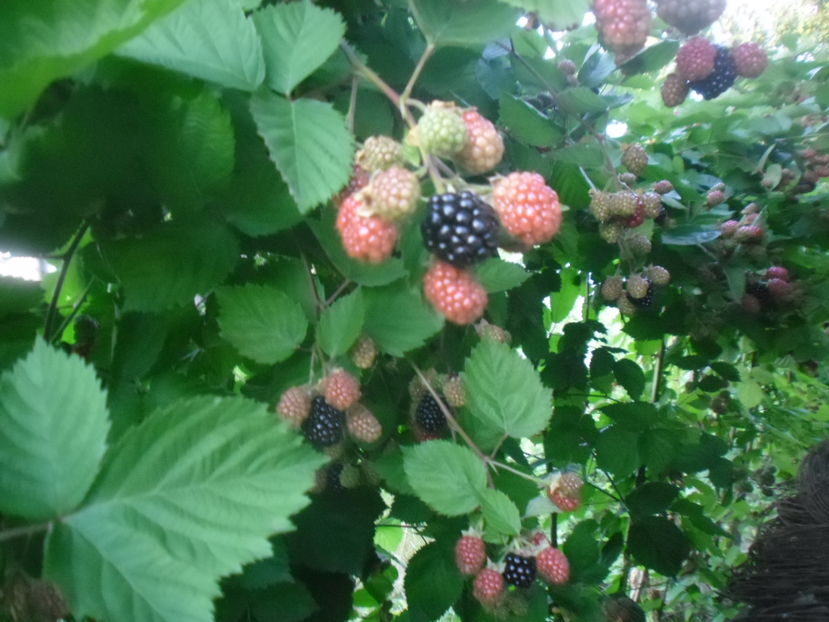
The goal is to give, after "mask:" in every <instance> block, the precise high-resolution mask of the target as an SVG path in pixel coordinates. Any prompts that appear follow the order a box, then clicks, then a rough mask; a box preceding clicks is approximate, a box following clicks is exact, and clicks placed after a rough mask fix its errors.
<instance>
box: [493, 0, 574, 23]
mask: <svg viewBox="0 0 829 622" xmlns="http://www.w3.org/2000/svg"><path fill="white" fill-rule="evenodd" d="M501 1H502V2H505V3H506V4H511V5H513V6H517V7H519V8H522V9H524V10H525V11H526V12H528V13H538V16H539V17H540V18H541V21H542V22H544V23H545V24H549V25H551V26H553V27H554V29H556V30H563V29H564V28H566V27H567V26H574V25H579V24H581V22H582V20H583V18H584V14H585V13H587V11H588V10H589V9H590V1H589V0H501Z"/></svg>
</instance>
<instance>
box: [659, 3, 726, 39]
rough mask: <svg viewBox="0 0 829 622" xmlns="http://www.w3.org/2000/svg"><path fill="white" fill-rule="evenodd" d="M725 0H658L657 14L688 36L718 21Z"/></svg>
mask: <svg viewBox="0 0 829 622" xmlns="http://www.w3.org/2000/svg"><path fill="white" fill-rule="evenodd" d="M724 10H725V0H656V13H657V15H659V17H661V18H662V19H663V20H664V21H666V22H667V23H669V24H670V25H671V26H674V27H676V28H678V29H679V30H680V31H682V32H683V33H685V34H686V35H693V34H696V33H698V32H699V31H700V30H702V29H703V28H706V27H708V26H710V25H711V24H713V23H714V22H715V21H717V20H718V19H719V17H720V15H722V13H723V11H724Z"/></svg>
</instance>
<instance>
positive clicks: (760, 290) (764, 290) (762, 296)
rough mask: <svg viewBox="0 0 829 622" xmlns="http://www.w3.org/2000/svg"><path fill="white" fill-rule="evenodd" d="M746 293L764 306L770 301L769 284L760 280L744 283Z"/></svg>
mask: <svg viewBox="0 0 829 622" xmlns="http://www.w3.org/2000/svg"><path fill="white" fill-rule="evenodd" d="M746 293H747V294H751V295H752V296H754V297H755V298H756V299H757V300H759V301H760V304H761V305H762V306H764V307H767V306H769V305H770V304H771V303H772V299H771V292H770V291H769V286H768V285H766V284H765V283H763V282H761V281H755V282H754V283H749V284H748V285H746Z"/></svg>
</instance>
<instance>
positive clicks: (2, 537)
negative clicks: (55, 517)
mask: <svg viewBox="0 0 829 622" xmlns="http://www.w3.org/2000/svg"><path fill="white" fill-rule="evenodd" d="M51 525H52V523H38V524H37V525H24V526H22V527H13V528H12V529H6V530H4V531H0V542H5V541H6V540H12V539H14V538H20V537H23V536H30V535H32V534H35V533H41V532H43V531H46V530H48V529H49V527H50V526H51Z"/></svg>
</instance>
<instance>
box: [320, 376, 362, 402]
mask: <svg viewBox="0 0 829 622" xmlns="http://www.w3.org/2000/svg"><path fill="white" fill-rule="evenodd" d="M324 385H325V401H326V402H328V403H329V404H331V405H332V406H333V407H334V408H337V409H339V410H346V409H347V408H349V407H350V406H351V405H352V404H354V403H355V402H356V401H357V400H359V399H360V381H359V380H357V379H356V378H355V377H354V376H352V375H351V374H349V373H348V372H347V371H345V370H344V369H336V370H334V371H333V372H332V373H331V374H330V375H329V376H328V377H327V378H326V379H325V382H324Z"/></svg>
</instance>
